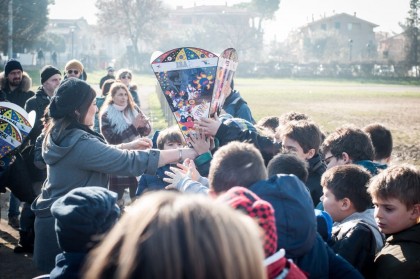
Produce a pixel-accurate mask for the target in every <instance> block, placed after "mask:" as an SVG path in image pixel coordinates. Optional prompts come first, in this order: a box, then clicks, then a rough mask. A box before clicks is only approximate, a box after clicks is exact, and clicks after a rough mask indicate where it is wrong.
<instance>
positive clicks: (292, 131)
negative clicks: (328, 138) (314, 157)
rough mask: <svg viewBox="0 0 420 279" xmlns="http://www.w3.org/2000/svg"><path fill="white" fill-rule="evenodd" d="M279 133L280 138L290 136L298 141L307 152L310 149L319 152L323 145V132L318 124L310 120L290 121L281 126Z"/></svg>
mask: <svg viewBox="0 0 420 279" xmlns="http://www.w3.org/2000/svg"><path fill="white" fill-rule="evenodd" d="M278 133H279V138H280V139H283V138H285V137H288V138H290V139H292V140H295V141H297V142H298V143H299V145H300V147H302V149H303V152H305V153H307V152H308V151H309V150H310V149H315V151H316V152H318V149H319V146H320V145H321V139H322V133H321V131H320V130H319V128H318V125H316V124H315V123H313V122H310V121H308V120H299V121H295V120H293V121H289V122H288V123H286V124H285V125H284V126H282V127H280V129H279V131H278Z"/></svg>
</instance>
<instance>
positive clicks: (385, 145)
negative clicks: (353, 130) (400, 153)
mask: <svg viewBox="0 0 420 279" xmlns="http://www.w3.org/2000/svg"><path fill="white" fill-rule="evenodd" d="M363 131H364V132H366V133H367V134H368V135H369V136H370V139H371V141H372V144H373V147H374V149H375V157H374V159H375V160H376V161H380V160H383V159H387V158H389V157H391V152H392V135H391V131H390V130H389V129H387V128H386V127H385V126H384V125H381V124H377V123H375V124H370V125H367V126H366V127H364V128H363Z"/></svg>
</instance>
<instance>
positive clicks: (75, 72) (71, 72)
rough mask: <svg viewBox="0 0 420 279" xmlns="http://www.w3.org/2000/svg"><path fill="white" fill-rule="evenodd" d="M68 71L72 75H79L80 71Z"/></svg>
mask: <svg viewBox="0 0 420 279" xmlns="http://www.w3.org/2000/svg"><path fill="white" fill-rule="evenodd" d="M67 73H68V74H70V75H72V74H75V75H78V74H79V71H78V70H68V71H67Z"/></svg>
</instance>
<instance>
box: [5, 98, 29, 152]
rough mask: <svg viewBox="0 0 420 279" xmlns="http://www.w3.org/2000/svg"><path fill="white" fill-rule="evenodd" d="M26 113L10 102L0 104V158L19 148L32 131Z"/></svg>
mask: <svg viewBox="0 0 420 279" xmlns="http://www.w3.org/2000/svg"><path fill="white" fill-rule="evenodd" d="M32 125H33V121H32V123H31V122H30V121H29V120H28V113H27V112H26V111H25V110H24V109H23V108H21V107H20V106H18V105H16V104H13V103H10V102H0V158H2V157H4V156H5V155H6V154H8V153H10V152H12V151H13V150H14V149H16V148H17V147H19V146H20V145H21V144H22V142H23V141H24V140H25V139H26V137H27V136H28V134H29V132H30V131H31V130H32Z"/></svg>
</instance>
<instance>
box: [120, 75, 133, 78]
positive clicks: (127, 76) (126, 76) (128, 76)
mask: <svg viewBox="0 0 420 279" xmlns="http://www.w3.org/2000/svg"><path fill="white" fill-rule="evenodd" d="M121 79H131V76H130V75H125V76H122V77H121Z"/></svg>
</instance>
